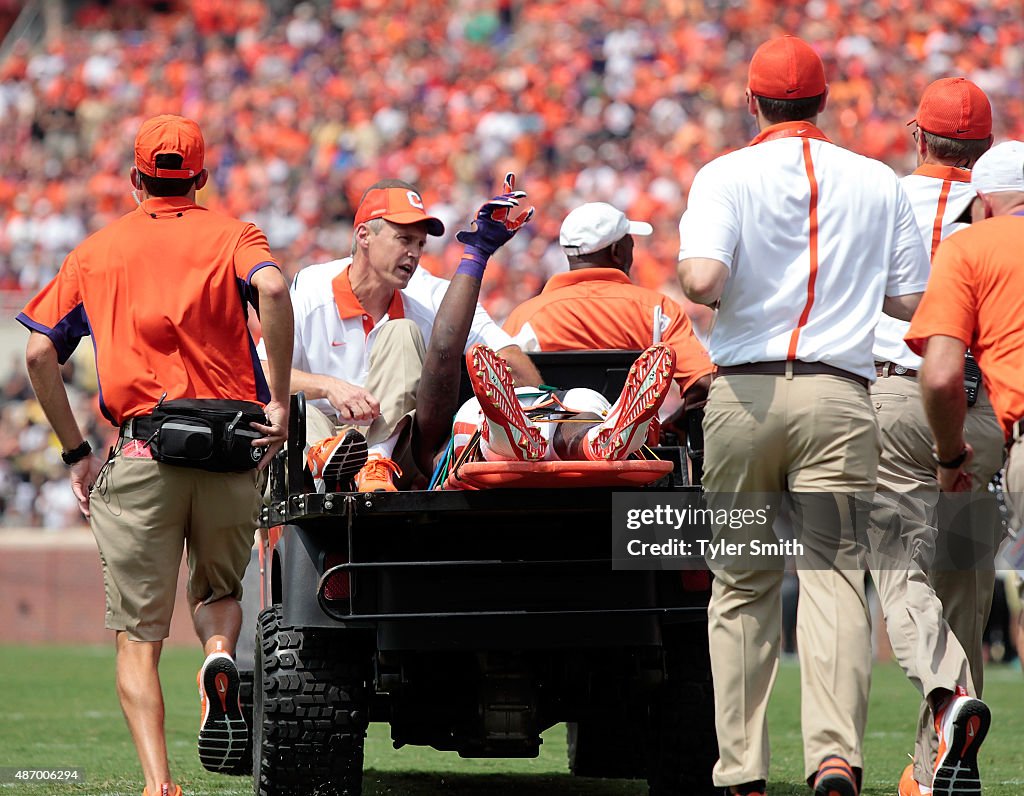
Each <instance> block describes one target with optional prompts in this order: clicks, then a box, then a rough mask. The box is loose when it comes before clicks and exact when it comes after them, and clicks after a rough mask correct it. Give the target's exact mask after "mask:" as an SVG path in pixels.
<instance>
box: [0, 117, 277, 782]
mask: <svg viewBox="0 0 1024 796" xmlns="http://www.w3.org/2000/svg"><path fill="white" fill-rule="evenodd" d="M204 149H205V145H204V142H203V136H202V133H201V132H200V130H199V126H198V125H197V124H196V123H195V122H193V121H191V120H189V119H184V118H182V117H180V116H157V117H154V118H152V119H149V120H148V121H146V122H145V123H144V124H143V125H142V127H141V128H140V129H139V133H138V136H137V137H136V139H135V165H134V167H133V168H132V170H131V181H132V185H133V187H134V189H135V191H133V194H135V192H138V193H137V195H136V201H138V202H139V206H138V207H137V208H136V209H135V210H133V211H132V212H130V213H128V214H127V215H125V216H122V217H121V218H120V219H118V220H117V221H115V222H113V223H112V224H110V225H109V226H107V227H106V228H104V229H102V230H100V231H99V232H97V233H96V234H94V235H92V236H91V237H89V238H88V239H86V240H85V241H84V242H83V243H82V244H81V245H79V246H78V247H77V248H75V250H74V251H72V252H71V253H70V254H69V255H68V256H67V258H66V259H65V260H64V263H63V265H62V266H61V268H60V271H59V272H58V274H57V276H56V277H55V278H54V279H53V281H51V282H50V283H49V284H48V285H47V286H46V287H45V288H43V290H42V291H41V292H40V293H39V294H38V295H37V296H36V297H35V298H34V299H32V301H31V302H29V304H28V306H26V307H25V309H24V311H23V312H22V313H21V314H20V315H19V316H18V320H19V321H21V323H23V324H24V325H25V326H27V327H28V328H29V330H30V331H31V336H30V337H29V342H28V349H27V363H28V371H29V375H30V377H31V379H32V386H33V387H34V389H35V391H36V395H37V397H38V399H39V402H40V404H41V405H42V407H43V410H44V412H45V413H46V416H47V419H48V420H49V421H50V424H51V425H52V426H53V430H54V432H55V434H56V435H57V438H58V439H59V440H60V443H61V446H62V447H63V451H62V454H61V455H62V457H63V459H64V462H65V463H66V464H67V465H68V466H69V467H70V470H71V486H72V489H73V490H74V493H75V496H76V497H77V498H78V502H79V506H80V507H81V509H82V512H83V513H84V514H85V515H86V516H87V517H89V520H90V524H91V526H92V530H93V533H94V535H95V536H96V541H97V544H98V546H99V549H100V559H101V561H102V564H103V575H104V583H105V586H106V602H107V609H106V625H107V627H108V628H110V629H112V630H114V631H115V632H116V634H117V635H116V645H117V690H118V695H119V697H120V700H121V707H122V709H123V710H124V715H125V718H126V719H127V722H128V727H129V729H130V730H131V733H132V737H133V739H134V741H135V747H136V751H137V752H138V755H139V760H140V761H141V763H142V770H143V774H144V776H145V780H146V785H145V790H144V791H143V796H158V795H159V796H180V794H181V788H180V787H178V786H177V785H176V784H174V780H173V778H172V776H171V772H170V767H169V764H168V759H167V744H166V740H165V736H164V721H163V719H164V705H163V696H162V690H161V686H160V677H159V673H158V670H157V664H158V663H159V660H160V651H161V648H162V646H163V639H164V638H166V637H167V634H168V630H169V627H170V621H171V613H172V611H173V608H174V595H175V591H176V582H177V576H178V567H179V565H180V562H181V555H182V549H183V547H184V548H185V550H186V553H187V559H188V567H189V580H188V599H189V604H190V606H191V608H192V621H193V624H194V625H195V629H196V634H197V635H198V636H199V639H200V641H201V642H202V644H203V649H204V652H205V653H206V656H207V657H206V661H205V662H204V664H203V667H202V669H201V670H200V672H199V677H198V683H199V690H200V697H201V702H202V724H201V726H200V733H199V756H200V760H201V761H202V763H203V765H204V766H206V767H207V768H208V769H210V770H211V771H225V772H228V771H230V770H232V769H233V768H234V766H235V765H236V764H238V763H239V761H240V760H241V757H242V754H243V753H244V750H245V746H246V739H247V732H246V728H245V721H244V719H243V717H242V714H241V710H240V708H239V704H238V688H239V677H238V670H237V669H236V668H235V664H234V660H233V657H232V656H233V653H234V648H235V642H236V641H237V639H238V633H239V628H240V626H241V619H242V610H241V605H240V603H239V600H240V598H241V595H242V574H243V573H244V571H245V568H246V565H247V564H248V563H249V552H250V549H251V548H252V541H253V531H254V529H255V528H256V526H257V524H258V517H259V508H260V502H261V489H260V488H259V486H260V481H261V479H260V478H259V477H258V472H257V470H256V469H248V470H247V471H243V472H237V471H233V470H232V469H231V468H232V467H235V465H234V462H231V463H230V466H225V471H215V472H211V471H208V470H206V469H195V467H198V465H193V466H178V465H174V464H166V463H163V462H162V461H156V460H154V456H155V455H159V450H160V449H161V448H162V444H163V442H162V440H158V439H157V437H158V435H162V434H163V430H162V429H161V430H159V431H158V432H157V433H152V432H151V429H152V424H153V423H154V422H155V421H154V419H153V418H152V417H151V415H152V413H153V412H154V410H155V409H156V408H157V407H158V405H159V404H161V403H163V402H164V401H165V399H166V400H171V401H173V400H177V399H195V400H196V402H197V403H198V402H202V405H203V406H205V407H208V408H209V407H211V406H213V405H214V404H216V405H217V406H223V404H222V403H221V402H223V401H231V402H232V404H235V403H237V402H241V401H246V402H255V403H256V405H257V406H258V405H259V404H263V405H264V411H265V415H266V421H265V422H264V423H258V422H253V423H252V428H253V431H252V432H249V431H248V429H245V431H246V432H247V433H248V436H250V437H251V438H252V439H251V448H250V449H249V454H248V457H247V458H250V459H251V462H253V463H254V462H261V467H262V466H263V465H265V464H266V463H267V462H269V461H270V459H271V457H272V456H273V454H274V453H275V452H276V451H277V450H279V449H280V447H281V446H282V445H283V444H284V440H285V435H286V433H287V431H286V430H287V426H288V409H287V407H288V390H289V364H290V360H291V341H292V334H291V331H292V311H291V303H290V301H289V298H288V285H287V282H286V281H285V279H284V277H283V276H282V274H281V272H280V271H279V270H278V267H277V263H275V262H274V259H273V257H272V256H271V254H270V251H269V248H268V247H267V241H266V238H265V237H264V235H263V233H262V232H260V230H259V229H257V228H256V227H255V226H253V225H252V224H247V223H245V222H242V221H237V220H235V219H232V218H229V217H226V216H222V215H219V214H217V213H213V212H211V211H209V210H206V209H204V208H202V207H199V206H198V205H196V191H197V190H198V189H201V188H202V187H203V186H204V185H205V184H206V181H207V178H208V176H209V175H208V173H207V171H206V169H204V168H203V155H204ZM250 303H251V304H252V305H253V306H256V307H259V310H260V314H261V319H262V326H263V336H264V339H265V340H266V348H267V351H268V356H269V359H268V362H269V384H268V383H267V379H265V378H264V375H263V370H262V368H261V367H260V363H259V361H258V359H257V358H256V355H255V347H254V345H253V341H252V339H251V338H250V336H249V331H248V328H247V325H246V315H247V309H246V308H247V305H248V304H250ZM86 335H91V336H92V338H93V346H94V348H95V351H96V370H97V377H98V380H99V386H100V407H101V409H102V411H103V414H104V415H105V416H106V417H107V419H108V420H110V422H111V423H113V424H114V425H115V426H119V427H120V429H121V431H120V436H119V438H118V442H117V446H116V447H115V448H114V449H113V450H112V451H111V453H110V456H109V457H108V458H107V459H106V461H104V460H102V459H100V458H98V457H97V456H94V455H93V454H92V452H91V448H90V445H89V443H88V441H86V440H84V438H83V436H82V433H81V430H80V428H79V425H78V422H77V421H76V420H75V417H74V415H73V414H72V412H71V408H70V406H69V404H68V398H67V393H66V391H65V388H64V384H63V382H62V380H61V375H60V369H59V365H60V363H63V362H65V361H66V360H67V359H68V357H69V356H70V355H71V353H72V352H73V351H74V349H75V347H76V346H77V345H78V343H79V341H80V340H81V338H82V337H84V336H86ZM143 429H145V430H143ZM232 434H234V431H232ZM243 444H244V442H243ZM154 449H157V450H156V453H154ZM241 453H242V454H243V455H246V448H245V447H243V448H241ZM260 454H262V456H261V455H260ZM246 465H247V466H250V467H254V466H255V465H254V464H250V463H246ZM236 469H237V468H236Z"/></svg>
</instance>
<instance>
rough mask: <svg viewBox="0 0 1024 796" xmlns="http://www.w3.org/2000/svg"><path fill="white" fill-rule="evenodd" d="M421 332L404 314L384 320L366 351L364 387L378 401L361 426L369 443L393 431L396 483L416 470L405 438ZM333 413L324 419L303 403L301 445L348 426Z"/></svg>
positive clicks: (421, 355)
mask: <svg viewBox="0 0 1024 796" xmlns="http://www.w3.org/2000/svg"><path fill="white" fill-rule="evenodd" d="M426 356H427V352H426V346H425V345H424V343H423V335H422V333H421V332H420V330H419V327H418V326H417V325H416V324H415V322H413V321H410V320H407V319H405V318H399V319H398V320H394V321H388V322H387V323H386V324H384V326H383V328H382V329H381V330H380V332H379V333H378V334H377V338H376V340H374V343H373V350H372V351H370V367H369V372H368V373H367V377H366V384H365V385H364V386H365V388H366V390H367V391H368V392H369V393H370V394H371V395H373V396H374V397H375V398H376V399H377V401H378V402H379V403H380V416H379V417H377V418H376V419H375V420H374V421H373V422H372V423H371V424H370V427H369V428H367V429H365V430H364V429H360V430H361V431H363V433H364V434H365V435H366V442H367V444H369V445H371V446H372V445H375V444H377V443H380V442H383V441H384V440H386V439H389V438H390V437H392V436H394V435H396V434H397V435H398V441H397V442H396V444H395V450H394V453H393V454H392V459H394V461H395V462H397V463H398V466H399V467H401V468H402V473H403V475H402V478H401V479H400V480H399V484H400V485H405V484H407V483H408V482H409V481H411V480H412V478H413V477H414V476H415V475H417V474H418V472H419V471H418V469H417V467H416V464H415V462H414V460H413V456H412V450H411V444H410V443H411V442H412V425H413V411H414V410H415V408H416V391H417V390H418V389H419V385H420V374H421V373H422V372H423V362H424V360H425V359H426ZM336 421H337V418H336V417H328V416H327V415H325V414H324V413H323V412H321V411H320V410H319V409H317V408H316V407H315V406H312V405H309V406H307V407H306V447H307V449H308V448H309V446H310V445H311V444H313V443H314V442H319V441H320V440H323V439H327V438H328V437H333V436H334V435H335V434H338V433H340V432H341V431H343V430H344V429H346V428H349V427H350V426H349V425H338V424H337V422H336Z"/></svg>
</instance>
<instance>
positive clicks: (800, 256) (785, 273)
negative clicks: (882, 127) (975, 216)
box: [679, 36, 928, 796]
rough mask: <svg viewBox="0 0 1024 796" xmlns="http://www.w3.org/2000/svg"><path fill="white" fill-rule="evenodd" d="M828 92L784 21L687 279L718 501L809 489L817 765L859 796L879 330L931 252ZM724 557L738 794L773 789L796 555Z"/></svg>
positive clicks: (909, 300)
mask: <svg viewBox="0 0 1024 796" xmlns="http://www.w3.org/2000/svg"><path fill="white" fill-rule="evenodd" d="M827 93H828V88H827V85H826V82H825V73H824V68H823V66H822V63H821V59H820V58H819V57H818V55H817V54H816V53H815V51H814V50H813V49H812V48H811V47H810V46H809V45H807V44H806V43H805V42H803V41H801V40H800V39H797V38H794V37H792V36H785V37H782V38H779V39H774V40H772V41H769V42H767V43H765V44H763V45H762V46H761V47H759V48H758V50H757V52H756V53H755V54H754V57H753V59H752V60H751V63H750V72H749V85H748V91H747V101H748V108H749V111H750V113H751V114H753V115H754V116H755V118H756V119H757V123H758V127H759V129H760V133H759V134H758V136H757V137H756V138H754V140H753V141H752V142H751V145H750V146H749V147H746V148H744V149H740V150H737V151H735V152H732V153H730V154H727V155H724V156H722V157H720V158H718V159H716V160H714V161H713V162H711V163H709V164H707V165H706V166H704V167H703V168H702V169H701V170H700V172H698V174H697V176H696V178H695V179H694V183H693V187H692V190H691V192H690V195H689V200H688V209H687V211H686V213H685V214H684V215H683V217H682V219H681V221H680V238H681V248H680V253H679V259H680V263H679V277H680V281H681V283H682V286H683V290H684V292H685V293H686V295H687V297H688V298H689V299H690V300H692V301H695V302H697V303H699V304H706V305H709V306H716V307H717V308H718V311H717V318H716V321H715V324H714V327H713V329H712V331H711V334H710V337H709V339H708V350H709V353H710V355H711V360H712V362H713V363H715V365H716V366H717V369H718V373H717V377H716V378H715V380H714V382H713V383H712V386H711V392H710V396H709V400H708V406H707V409H706V415H705V420H704V433H705V470H704V486H705V489H706V490H707V497H708V502H709V505H710V506H712V507H713V508H715V509H719V508H724V509H732V508H737V507H744V508H745V507H747V504H748V503H749V502H750V501H752V500H762V501H768V502H770V504H771V505H770V510H771V511H772V512H774V511H775V510H777V508H778V505H777V503H778V499H779V497H780V494H781V493H787V495H786V497H787V499H789V500H791V501H792V504H793V506H794V519H795V522H796V524H797V526H798V528H799V530H800V532H801V536H800V541H801V542H802V544H803V545H804V554H803V555H798V556H797V558H796V563H797V568H798V574H799V576H800V589H801V593H800V602H799V611H798V618H797V636H798V641H799V653H800V663H801V667H800V668H801V684H802V715H803V722H802V723H803V734H804V763H805V772H806V774H807V781H808V783H809V784H810V785H811V787H813V788H814V791H815V794H816V795H817V796H833V794H838V795H839V796H856V794H857V793H858V791H859V787H860V778H861V767H862V765H863V758H862V739H863V733H864V725H865V720H866V715H867V697H868V683H869V677H870V669H871V657H870V656H871V638H870V628H869V619H868V611H867V603H866V600H865V596H864V570H863V554H862V550H861V549H860V547H859V544H858V543H859V541H860V540H861V538H862V536H863V532H864V530H865V527H864V525H865V523H866V512H865V511H863V510H861V509H860V508H859V504H858V502H857V500H856V499H855V496H858V495H859V496H865V495H867V496H870V493H871V492H872V491H873V490H874V487H875V476H876V470H877V466H878V445H879V443H878V427H877V425H876V423H875V419H874V414H873V411H872V408H871V403H870V399H869V395H868V384H869V383H870V381H872V380H873V379H874V376H875V369H874V361H873V358H872V353H871V346H872V342H873V339H874V327H875V323H876V321H877V318H878V314H879V312H880V311H881V310H882V308H883V307H884V308H885V309H886V311H887V312H888V313H890V314H891V315H893V316H895V317H901V318H905V319H909V318H910V316H911V314H912V313H913V310H914V308H915V307H916V306H917V303H918V301H919V300H920V294H921V292H922V291H923V290H924V287H925V284H926V281H927V274H928V256H927V252H926V251H925V249H924V246H923V243H922V241H921V236H920V233H919V232H918V231H917V226H916V223H915V221H914V215H913V210H912V209H911V206H910V202H909V201H908V200H907V197H906V195H905V194H904V192H903V190H902V188H901V187H900V185H899V181H898V180H897V178H896V175H895V174H894V173H893V171H892V170H891V169H890V168H888V167H887V166H885V165H883V164H881V163H879V162H877V161H874V160H870V159H868V158H864V157H861V156H859V155H855V154H853V153H851V152H849V151H847V150H844V149H842V148H840V147H838V146H836V145H834V144H832V143H831V142H830V141H829V140H828V138H827V137H826V136H825V134H824V133H823V132H822V131H821V130H819V129H818V127H817V126H816V124H815V122H816V121H817V116H818V114H819V113H820V112H821V111H822V110H823V109H824V107H825V100H826V96H827ZM744 493H746V494H744ZM754 493H761V494H762V495H763V496H764V497H763V498H759V497H758V496H757V495H756V494H754ZM760 507H761V508H764V503H763V502H762V504H761V506H760ZM819 511H820V512H823V514H819V513H818V512H819ZM826 518H827V519H826ZM768 527H769V528H770V526H768ZM713 532H714V534H715V537H716V539H717V540H718V541H727V542H736V543H740V542H742V543H749V542H750V541H751V540H752V539H753V538H756V534H758V533H762V534H763V533H767V534H768V537H766V538H765V541H775V540H774V537H772V536H771V532H770V530H766V531H758V530H757V529H756V528H752V527H743V528H742V529H739V530H736V529H732V528H730V527H728V526H716V527H714V528H713ZM769 537H770V538H769ZM709 564H710V565H711V567H712V569H713V571H714V573H715V581H714V586H713V590H712V598H711V604H710V606H709V608H708V618H709V631H708V634H709V639H710V644H711V662H712V670H713V673H714V683H715V711H716V727H717V731H718V743H719V761H718V764H717V765H716V767H715V771H714V780H715V784H716V785H720V786H725V787H727V788H728V790H729V792H730V793H738V794H763V793H764V791H765V782H766V780H767V778H768V763H769V761H768V736H767V723H766V715H765V712H766V708H767V704H768V697H769V694H770V692H771V689H772V686H773V684H774V680H775V675H776V672H777V668H778V657H779V654H778V653H779V640H780V629H781V628H780V625H781V586H782V580H783V562H782V561H781V560H775V559H762V560H758V561H756V562H753V563H752V562H751V561H749V560H746V561H743V562H740V563H738V564H737V563H735V562H729V561H723V560H721V559H714V560H711V561H709Z"/></svg>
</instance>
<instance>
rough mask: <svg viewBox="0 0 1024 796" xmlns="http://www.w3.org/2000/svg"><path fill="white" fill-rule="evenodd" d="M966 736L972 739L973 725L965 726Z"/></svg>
mask: <svg viewBox="0 0 1024 796" xmlns="http://www.w3.org/2000/svg"><path fill="white" fill-rule="evenodd" d="M967 734H968V735H969V736H970V737H971V738H973V737H974V725H973V724H968V725H967Z"/></svg>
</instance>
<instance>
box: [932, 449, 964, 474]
mask: <svg viewBox="0 0 1024 796" xmlns="http://www.w3.org/2000/svg"><path fill="white" fill-rule="evenodd" d="M932 458H933V459H934V460H935V463H936V464H937V465H939V467H941V468H942V469H943V470H959V469H960V465H962V464H963V463H964V461H965V460H966V459H967V446H966V445H965V446H964V447H963V449H962V450H961V451H960V453H958V454H957V455H956V456H954V457H953V458H952V459H947V460H946V461H943V460H942V459H940V458H939V454H938V452H937V451H936V450H935V448H932Z"/></svg>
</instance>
